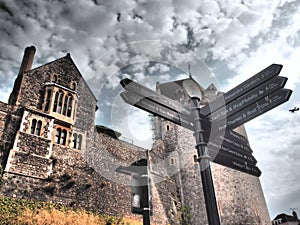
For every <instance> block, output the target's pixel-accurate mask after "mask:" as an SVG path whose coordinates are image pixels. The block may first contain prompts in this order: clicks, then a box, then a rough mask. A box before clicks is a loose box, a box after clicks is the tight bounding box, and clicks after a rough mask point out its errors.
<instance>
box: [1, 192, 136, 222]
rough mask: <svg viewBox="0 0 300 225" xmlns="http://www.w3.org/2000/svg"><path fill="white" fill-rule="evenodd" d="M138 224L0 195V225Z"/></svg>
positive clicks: (123, 219) (129, 220)
mask: <svg viewBox="0 0 300 225" xmlns="http://www.w3.org/2000/svg"><path fill="white" fill-rule="evenodd" d="M8 224H9V225H140V224H141V222H137V221H135V220H131V219H125V218H117V217H113V216H106V215H99V214H95V213H91V212H88V211H85V210H75V209H72V208H68V207H64V206H62V205H56V204H50V203H45V202H36V201H31V200H24V199H15V198H7V197H0V225H8Z"/></svg>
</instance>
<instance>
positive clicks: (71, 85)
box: [70, 81, 77, 91]
mask: <svg viewBox="0 0 300 225" xmlns="http://www.w3.org/2000/svg"><path fill="white" fill-rule="evenodd" d="M76 88H77V84H76V82H75V81H72V82H71V84H70V89H71V90H73V91H76Z"/></svg>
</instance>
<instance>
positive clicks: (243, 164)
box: [209, 150, 261, 177]
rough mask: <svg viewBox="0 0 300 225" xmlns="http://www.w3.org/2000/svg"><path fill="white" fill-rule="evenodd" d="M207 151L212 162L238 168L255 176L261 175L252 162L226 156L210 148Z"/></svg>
mask: <svg viewBox="0 0 300 225" xmlns="http://www.w3.org/2000/svg"><path fill="white" fill-rule="evenodd" d="M209 153H210V157H211V158H212V159H213V162H214V163H217V164H220V165H222V166H226V167H229V168H231V169H235V170H238V171H240V172H244V173H248V174H251V175H253V176H256V177H259V176H260V175H261V171H260V169H259V168H258V167H256V166H254V165H252V164H249V163H248V162H247V161H246V160H237V159H235V158H232V157H228V155H226V154H224V153H222V152H220V151H212V150H211V151H210V152H209Z"/></svg>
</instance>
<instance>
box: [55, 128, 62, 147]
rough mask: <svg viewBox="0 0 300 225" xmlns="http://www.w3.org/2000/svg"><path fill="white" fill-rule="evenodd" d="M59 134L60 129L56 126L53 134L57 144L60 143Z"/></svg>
mask: <svg viewBox="0 0 300 225" xmlns="http://www.w3.org/2000/svg"><path fill="white" fill-rule="evenodd" d="M60 136H61V129H60V128H57V129H56V135H55V143H57V144H59V143H60Z"/></svg>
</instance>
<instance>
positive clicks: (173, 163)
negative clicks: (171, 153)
mask: <svg viewBox="0 0 300 225" xmlns="http://www.w3.org/2000/svg"><path fill="white" fill-rule="evenodd" d="M175 164H176V160H175V159H174V158H170V166H174V165H175Z"/></svg>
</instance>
